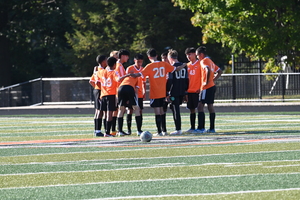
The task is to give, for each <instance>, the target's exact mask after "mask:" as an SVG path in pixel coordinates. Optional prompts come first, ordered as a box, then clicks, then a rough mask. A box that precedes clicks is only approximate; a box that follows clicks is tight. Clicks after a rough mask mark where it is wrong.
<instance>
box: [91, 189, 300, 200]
mask: <svg viewBox="0 0 300 200" xmlns="http://www.w3.org/2000/svg"><path fill="white" fill-rule="evenodd" d="M293 190H300V188H286V189H272V190H246V191H236V192H218V193H198V194H165V195H147V196H124V197H109V198H101V199H102V200H114V199H138V198H160V197H193V196H216V195H230V194H248V193H260V192H281V191H293ZM98 199H99V198H96V199H88V200H98Z"/></svg>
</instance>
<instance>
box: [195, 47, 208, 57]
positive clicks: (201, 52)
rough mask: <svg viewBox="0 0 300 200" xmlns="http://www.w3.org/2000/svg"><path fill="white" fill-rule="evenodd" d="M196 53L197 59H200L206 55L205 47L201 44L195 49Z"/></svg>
mask: <svg viewBox="0 0 300 200" xmlns="http://www.w3.org/2000/svg"><path fill="white" fill-rule="evenodd" d="M196 55H197V58H198V59H199V60H202V59H203V58H204V57H205V55H206V47H205V46H201V47H198V48H197V49H196Z"/></svg>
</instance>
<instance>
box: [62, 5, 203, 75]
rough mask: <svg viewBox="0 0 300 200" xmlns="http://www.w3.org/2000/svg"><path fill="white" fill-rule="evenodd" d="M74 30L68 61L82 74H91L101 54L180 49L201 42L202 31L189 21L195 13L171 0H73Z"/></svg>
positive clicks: (67, 55)
mask: <svg viewBox="0 0 300 200" xmlns="http://www.w3.org/2000/svg"><path fill="white" fill-rule="evenodd" d="M70 5H71V8H72V17H73V20H74V24H73V27H74V31H73V32H72V33H69V34H67V35H66V37H67V38H68V41H69V43H70V45H71V46H72V49H71V50H70V51H68V52H66V57H65V58H66V60H67V61H68V63H70V64H72V65H73V66H74V67H73V70H74V73H75V74H76V75H79V76H87V75H90V74H91V71H92V70H91V69H92V67H93V66H94V65H95V64H96V63H95V57H96V56H97V55H98V54H106V55H108V54H109V52H110V51H112V50H119V49H122V48H125V49H128V50H129V51H130V52H131V55H134V54H135V53H140V52H141V53H145V51H146V50H147V49H148V48H149V47H154V48H156V49H157V50H158V51H159V53H162V52H163V51H165V48H166V47H171V48H174V49H176V50H178V51H179V52H181V55H182V59H184V58H185V57H184V54H183V53H184V50H185V48H186V47H188V46H195V47H196V46H197V45H200V44H201V38H202V33H201V29H200V28H195V27H193V25H192V24H191V22H190V18H191V17H192V13H191V12H190V11H185V10H181V9H180V8H178V7H174V6H173V4H172V2H171V1H170V0H151V1H148V0H147V1H146V0H131V1H119V0H111V1H106V0H84V1H75V0H74V1H71V4H70Z"/></svg>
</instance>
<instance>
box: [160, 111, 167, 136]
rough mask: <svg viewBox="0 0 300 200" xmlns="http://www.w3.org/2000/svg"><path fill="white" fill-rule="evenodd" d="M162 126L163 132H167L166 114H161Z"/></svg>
mask: <svg viewBox="0 0 300 200" xmlns="http://www.w3.org/2000/svg"><path fill="white" fill-rule="evenodd" d="M161 128H162V131H163V132H167V124H166V114H162V115H161Z"/></svg>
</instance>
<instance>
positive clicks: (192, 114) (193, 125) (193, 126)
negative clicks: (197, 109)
mask: <svg viewBox="0 0 300 200" xmlns="http://www.w3.org/2000/svg"><path fill="white" fill-rule="evenodd" d="M195 122H196V113H191V114H190V123H191V129H195Z"/></svg>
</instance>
